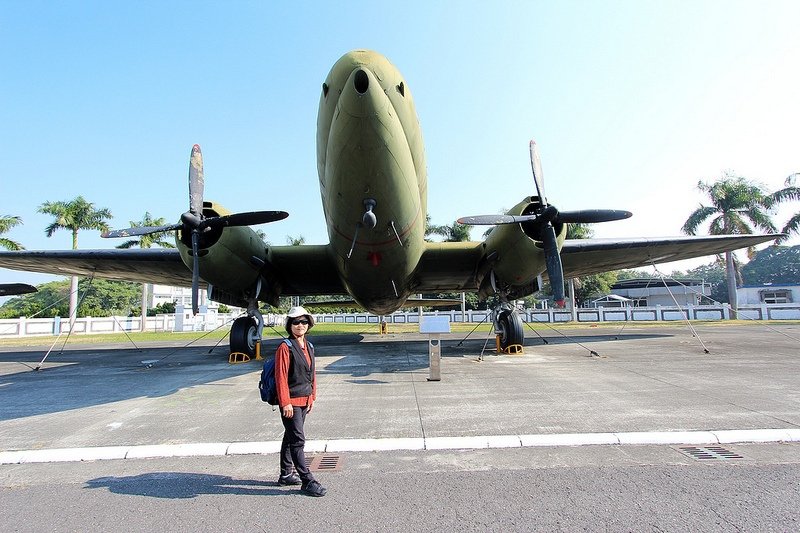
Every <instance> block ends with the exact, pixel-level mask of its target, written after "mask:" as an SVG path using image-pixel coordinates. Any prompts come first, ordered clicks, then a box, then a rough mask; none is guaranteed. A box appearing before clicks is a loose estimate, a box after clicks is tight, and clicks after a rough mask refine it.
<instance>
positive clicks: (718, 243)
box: [561, 235, 780, 279]
mask: <svg viewBox="0 0 800 533" xmlns="http://www.w3.org/2000/svg"><path fill="white" fill-rule="evenodd" d="M779 236H780V235H713V236H707V237H695V236H688V237H687V236H684V237H664V238H653V239H648V238H635V239H569V240H566V241H564V246H563V247H562V248H561V262H562V265H563V268H564V278H565V279H569V278H577V277H580V276H587V275H590V274H597V273H600V272H607V271H609V270H619V269H625V268H638V267H644V266H650V265H652V264H654V263H655V264H659V263H668V262H670V261H680V260H682V259H692V258H695V257H703V256H705V255H714V254H719V253H722V252H725V251H726V250H731V249H736V248H745V247H749V246H754V245H756V244H760V243H763V242H768V241H772V240H775V239H776V238H778V237H779Z"/></svg>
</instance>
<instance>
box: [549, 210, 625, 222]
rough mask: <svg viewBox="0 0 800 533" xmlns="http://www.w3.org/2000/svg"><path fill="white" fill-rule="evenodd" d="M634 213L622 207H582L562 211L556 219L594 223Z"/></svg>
mask: <svg viewBox="0 0 800 533" xmlns="http://www.w3.org/2000/svg"><path fill="white" fill-rule="evenodd" d="M631 215H633V213H631V212H630V211H622V210H620V209H581V210H579V211H560V212H559V213H558V216H557V217H556V220H557V221H558V222H568V223H570V224H593V223H596V222H611V221H614V220H623V219H626V218H629V217H630V216H631Z"/></svg>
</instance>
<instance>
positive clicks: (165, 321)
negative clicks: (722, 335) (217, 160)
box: [0, 304, 800, 339]
mask: <svg viewBox="0 0 800 533" xmlns="http://www.w3.org/2000/svg"><path fill="white" fill-rule="evenodd" d="M424 314H425V315H426V316H427V315H438V316H447V317H449V319H450V322H454V323H459V322H470V323H480V322H489V321H490V320H491V316H489V315H490V312H488V311H466V312H465V313H463V314H462V312H461V311H436V312H431V313H424ZM236 316H237V315H231V314H217V313H207V314H202V313H201V314H199V315H197V316H194V317H191V316H190V317H189V318H185V317H184V318H183V319H182V320H178V321H176V320H175V315H171V314H170V315H157V316H154V317H147V321H146V322H145V331H211V330H213V329H216V328H218V327H225V325H226V324H229V323H231V322H232V321H233V319H234V318H236ZM314 316H315V318H316V320H317V322H318V323H321V324H376V325H377V324H378V323H379V322H380V320H381V317H378V316H376V315H370V314H368V313H347V314H346V313H322V314H316V315H314ZM420 316H422V315H420V313H419V312H417V311H413V312H402V311H400V312H397V313H393V314H391V315H386V316H385V317H383V319H384V320H385V321H386V322H387V323H389V324H418V323H419V321H420ZM520 316H521V317H522V319H523V320H524V321H525V322H549V323H555V322H570V321H572V311H571V310H569V309H525V310H521V311H520ZM575 316H576V319H577V321H578V322H586V323H589V322H653V321H675V320H686V319H689V320H726V319H728V318H729V317H730V306H729V305H728V304H721V305H698V306H687V307H684V308H679V307H670V306H660V305H659V306H655V307H598V308H580V309H576V310H575ZM179 318H180V317H179ZM739 318H741V319H745V320H800V304H761V305H743V306H740V307H739ZM282 319H283V316H282V315H265V316H264V321H265V323H266V324H270V323H275V322H278V323H280V322H281V321H282ZM279 329H281V328H280V327H279ZM140 330H141V317H127V316H126V317H121V316H114V317H86V318H79V319H77V320H75V325H74V327H73V330H72V333H73V334H98V333H120V332H123V331H127V332H133V331H140ZM67 333H69V321H68V320H66V319H62V318H59V317H55V318H25V317H23V318H15V319H2V320H0V339H3V338H11V337H26V336H35V335H59V334H67Z"/></svg>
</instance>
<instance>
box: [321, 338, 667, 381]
mask: <svg viewBox="0 0 800 533" xmlns="http://www.w3.org/2000/svg"><path fill="white" fill-rule="evenodd" d="M525 333H526V335H528V334H529V333H530V332H525ZM671 336H672V335H671V334H652V333H630V334H610V333H604V334H598V335H580V336H572V337H565V336H560V335H559V336H558V337H546V338H545V339H546V340H547V343H548V344H545V342H544V340H543V339H542V338H541V337H538V336H533V337H532V336H530V335H528V336H526V338H525V349H526V350H531V349H537V348H542V347H546V346H547V345H570V344H572V345H574V346H575V355H576V356H584V355H586V353H587V351H586V349H585V348H583V347H582V346H581V345H586V344H591V343H600V342H609V341H626V340H627V341H634V340H637V341H638V340H644V339H651V338H664V337H671ZM346 340H347V339H345V336H339V335H336V336H333V335H331V336H319V337H316V338H313V342H314V345H315V346H316V347H317V354H318V355H321V356H323V357H324V356H326V355H331V356H338V359H336V360H335V361H333V362H332V363H328V364H326V365H325V367H324V369H322V370H320V372H321V373H322V372H324V373H332V374H342V375H349V376H352V377H353V378H359V379H353V380H349V382H351V383H356V384H362V385H375V384H381V383H387V382H386V381H382V380H379V379H364V378H369V377H370V376H371V375H373V374H387V373H395V372H411V371H413V372H417V371H419V372H428V367H429V355H428V350H429V344H428V340H420V339H419V338H417V339H413V340H410V339H408V338H404V336H403V335H396V336H393V337H375V336H371V337H368V340H366V341H362V342H360V343H359V349H358V353H356V354H354V353H352V350H351V351H348V345H349V346H352V345H353V343H352V342H345V341H346ZM350 340H351V341H352V339H350ZM481 352H483V355H484V357H490V356H495V355H498V354H497V352H496V349H495V341H494V337H491V338H490V339H489V342H487V339H486V338H485V336H483V335H482V336H477V335H476V336H472V337H469V338H467V339H465V338H464V337H463V336H455V335H452V334H451V335H449V336H447V337H446V338H442V339H441V357H442V359H447V358H463V357H475V358H477V357H478V356H479V355H480V354H481Z"/></svg>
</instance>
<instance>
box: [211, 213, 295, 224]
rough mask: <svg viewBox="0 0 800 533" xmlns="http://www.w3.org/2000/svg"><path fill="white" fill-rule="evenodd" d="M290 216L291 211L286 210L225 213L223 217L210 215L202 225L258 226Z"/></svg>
mask: <svg viewBox="0 0 800 533" xmlns="http://www.w3.org/2000/svg"><path fill="white" fill-rule="evenodd" d="M288 216H289V213H287V212H286V211H250V212H247V213H234V214H233V215H225V216H221V217H210V218H207V219H205V220H203V222H202V223H201V226H203V227H219V226H223V227H226V226H256V225H258V224H267V223H268V222H275V221H278V220H283V219H284V218H286V217H288Z"/></svg>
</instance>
